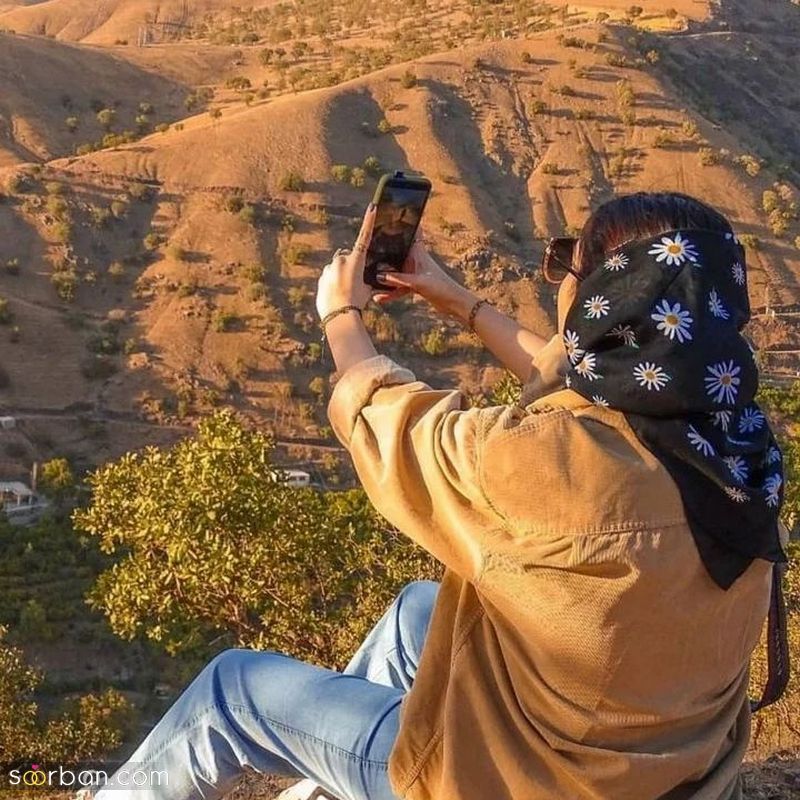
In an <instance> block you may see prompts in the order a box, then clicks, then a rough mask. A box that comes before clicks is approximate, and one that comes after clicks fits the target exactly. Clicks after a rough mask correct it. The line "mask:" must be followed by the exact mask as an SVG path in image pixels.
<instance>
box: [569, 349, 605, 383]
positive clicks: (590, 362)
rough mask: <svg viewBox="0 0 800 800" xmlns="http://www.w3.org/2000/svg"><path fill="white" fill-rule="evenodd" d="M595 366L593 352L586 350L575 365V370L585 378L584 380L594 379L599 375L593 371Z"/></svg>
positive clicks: (595, 359) (595, 358)
mask: <svg viewBox="0 0 800 800" xmlns="http://www.w3.org/2000/svg"><path fill="white" fill-rule="evenodd" d="M596 366H597V356H596V355H595V354H594V353H590V352H589V351H587V352H586V354H585V355H584V357H583V358H582V359H581V362H580V364H576V365H575V372H577V373H578V375H580V376H581V377H582V378H586V380H589V381H596V380H599V379H600V377H601V376H600V375H598V374H597V373H596V372H595V371H594V370H595V367H596Z"/></svg>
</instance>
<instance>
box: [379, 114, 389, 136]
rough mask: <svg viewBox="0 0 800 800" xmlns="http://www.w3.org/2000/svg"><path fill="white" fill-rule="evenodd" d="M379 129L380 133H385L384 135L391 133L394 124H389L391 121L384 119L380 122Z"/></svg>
mask: <svg viewBox="0 0 800 800" xmlns="http://www.w3.org/2000/svg"><path fill="white" fill-rule="evenodd" d="M377 127H378V133H383V134H386V133H391V130H392V123H391V122H389V120H388V119H386V117H384V118H383V119H382V120H380V121H379V122H378V126H377Z"/></svg>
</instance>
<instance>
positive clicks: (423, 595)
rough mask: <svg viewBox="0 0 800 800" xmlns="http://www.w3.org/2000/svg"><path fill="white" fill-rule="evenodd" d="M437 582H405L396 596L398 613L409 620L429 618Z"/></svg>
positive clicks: (436, 591) (437, 591)
mask: <svg viewBox="0 0 800 800" xmlns="http://www.w3.org/2000/svg"><path fill="white" fill-rule="evenodd" d="M438 593H439V584H438V583H436V581H413V582H412V583H408V584H406V585H405V586H404V587H403V589H402V590H401V592H400V594H399V595H398V596H397V600H398V603H399V605H400V613H401V614H402V615H403V616H404V617H405V618H406V619H407V620H410V621H416V620H420V619H423V620H425V621H426V622H427V620H428V619H429V618H430V615H431V612H432V611H433V606H434V604H435V602H436V595H437V594H438Z"/></svg>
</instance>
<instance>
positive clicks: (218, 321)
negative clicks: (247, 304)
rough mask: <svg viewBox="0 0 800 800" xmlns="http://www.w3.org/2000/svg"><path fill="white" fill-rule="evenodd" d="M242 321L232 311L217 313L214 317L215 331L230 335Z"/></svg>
mask: <svg viewBox="0 0 800 800" xmlns="http://www.w3.org/2000/svg"><path fill="white" fill-rule="evenodd" d="M239 323H240V319H239V317H238V316H237V315H236V314H234V313H233V312H232V311H217V313H216V314H215V315H214V330H215V331H217V333H229V332H230V331H232V330H235V329H236V327H237V326H238V325H239Z"/></svg>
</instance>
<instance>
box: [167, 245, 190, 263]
mask: <svg viewBox="0 0 800 800" xmlns="http://www.w3.org/2000/svg"><path fill="white" fill-rule="evenodd" d="M167 255H168V256H169V257H170V258H171V259H173V261H186V258H187V256H188V253H187V252H186V250H184V249H183V248H182V247H181V246H180V245H179V244H175V243H173V244H171V245H170V246H169V247H168V248H167Z"/></svg>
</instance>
